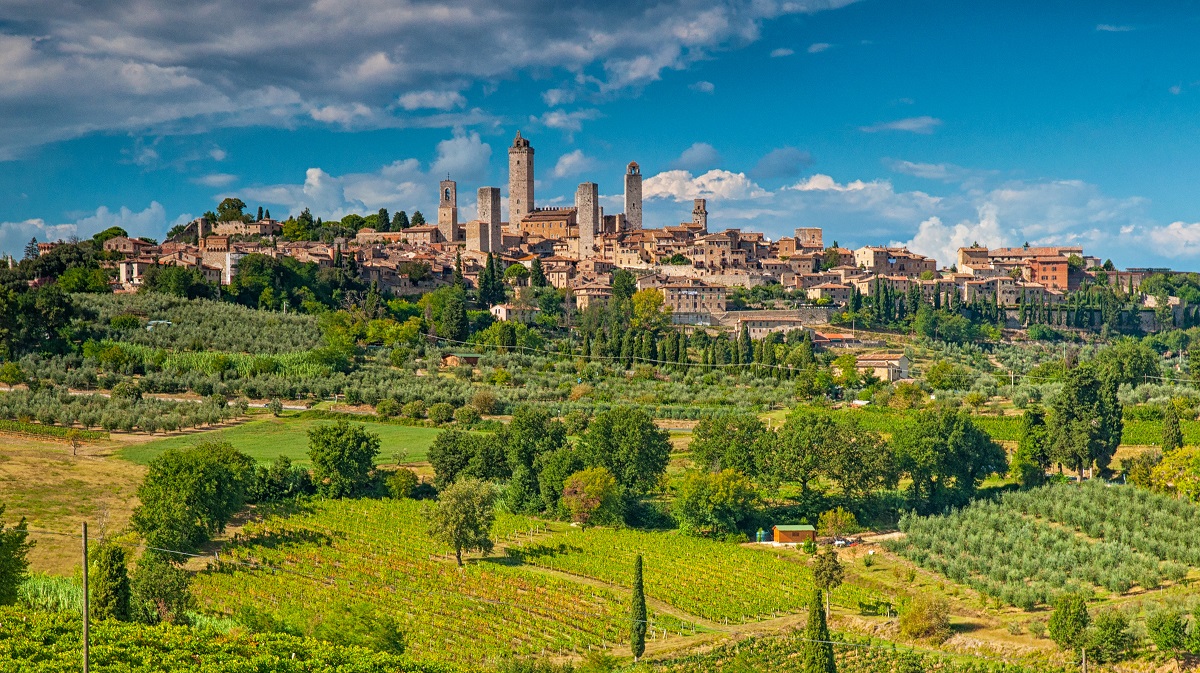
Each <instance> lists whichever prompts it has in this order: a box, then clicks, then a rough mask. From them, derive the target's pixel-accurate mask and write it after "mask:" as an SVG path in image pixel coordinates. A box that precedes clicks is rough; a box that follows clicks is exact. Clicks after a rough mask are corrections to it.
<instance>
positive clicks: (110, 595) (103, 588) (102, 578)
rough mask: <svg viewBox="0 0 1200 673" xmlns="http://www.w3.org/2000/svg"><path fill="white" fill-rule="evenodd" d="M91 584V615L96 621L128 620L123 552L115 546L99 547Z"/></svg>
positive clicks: (126, 580)
mask: <svg viewBox="0 0 1200 673" xmlns="http://www.w3.org/2000/svg"><path fill="white" fill-rule="evenodd" d="M93 574H94V575H95V578H94V579H93V584H92V615H93V616H94V617H95V618H96V619H116V620H120V621H127V620H128V619H129V570H128V568H126V565H125V550H124V549H121V548H120V547H118V546H117V545H115V544H110V543H105V544H102V545H100V549H99V550H98V552H97V554H96V569H95V571H94V573H93Z"/></svg>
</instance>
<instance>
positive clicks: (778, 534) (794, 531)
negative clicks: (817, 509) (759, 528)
mask: <svg viewBox="0 0 1200 673" xmlns="http://www.w3.org/2000/svg"><path fill="white" fill-rule="evenodd" d="M774 533H775V541H776V542H788V543H792V542H796V543H803V542H808V541H810V540H811V541H813V542H816V540H817V529H815V528H813V527H812V526H809V525H807V524H804V525H800V526H775V528H774Z"/></svg>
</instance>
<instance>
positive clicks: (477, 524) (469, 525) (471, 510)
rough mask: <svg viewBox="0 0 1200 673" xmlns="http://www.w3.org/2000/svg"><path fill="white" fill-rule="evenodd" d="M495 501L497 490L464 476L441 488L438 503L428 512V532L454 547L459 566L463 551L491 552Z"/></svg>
mask: <svg viewBox="0 0 1200 673" xmlns="http://www.w3.org/2000/svg"><path fill="white" fill-rule="evenodd" d="M495 502H496V490H495V488H494V487H493V486H492V485H491V484H489V483H487V482H484V481H480V480H478V479H474V478H467V479H461V480H459V481H458V482H456V483H454V484H452V485H450V486H447V487H446V488H445V489H443V490H442V492H441V494H440V495H439V496H438V502H437V506H436V507H433V508H432V509H431V510H430V511H429V535H430V536H431V537H433V538H434V539H436V540H438V541H440V542H443V543H445V544H447V545H449V546H450V547H453V548H454V558H455V560H456V561H457V562H458V565H459V567H462V564H463V563H462V553H463V552H464V551H468V552H469V551H474V550H478V551H481V552H483V553H485V554H486V553H489V552H491V551H492V546H493V543H492V539H491V533H492V523H493V522H494V521H495V519H496V515H495V511H494V509H493V506H494V504H495Z"/></svg>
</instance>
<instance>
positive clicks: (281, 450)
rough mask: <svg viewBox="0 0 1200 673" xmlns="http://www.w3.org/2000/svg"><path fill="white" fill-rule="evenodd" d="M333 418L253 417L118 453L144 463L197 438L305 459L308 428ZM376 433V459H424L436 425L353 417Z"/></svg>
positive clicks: (256, 453) (261, 456) (260, 455)
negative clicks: (407, 423) (211, 429)
mask: <svg viewBox="0 0 1200 673" xmlns="http://www.w3.org/2000/svg"><path fill="white" fill-rule="evenodd" d="M331 422H333V421H328V420H321V419H318V418H312V417H306V416H304V415H303V414H292V413H285V414H284V415H283V416H280V417H278V418H276V417H270V416H265V417H257V418H255V420H252V421H249V422H246V423H242V424H239V425H235V426H232V427H228V428H221V429H219V430H213V431H211V432H205V433H203V434H195V435H178V436H174V437H167V438H164V439H156V440H152V441H149V442H143V443H138V444H129V445H127V446H125V447H124V448H122V449H121V451H120V457H121V458H124V459H125V460H128V461H131V462H134V463H137V464H139V465H146V464H148V463H149V462H150V461H151V460H153V459H154V457H155V456H157V455H158V454H160V453H162V452H163V451H165V450H167V449H170V448H181V447H185V446H192V445H194V444H196V443H198V442H200V441H228V442H229V443H231V444H233V447H234V448H235V449H238V450H239V451H242V452H244V453H246V455H248V456H250V457H251V458H254V459H255V460H257V461H259V462H269V461H272V460H275V458H277V457H279V456H281V455H283V456H287V457H288V458H289V459H291V460H292V461H293V462H296V463H301V464H307V463H308V431H309V430H311V429H312V428H314V427H316V426H318V425H322V424H328V423H331ZM353 422H354V423H356V424H358V425H363V426H365V427H366V428H367V430H369V431H371V432H374V433H377V434H378V435H379V440H380V444H381V446H380V451H379V455H378V456H377V457H376V462H377V463H394V462H395V457H394V454H396V453H399V452H404V454H405V455H404V462H408V463H417V462H424V461H425V459H426V457H427V453H428V451H429V446H430V444H432V443H433V438H434V437H436V436H437V434H438V432H440V430H438V429H437V428H427V427H418V426H408V425H398V424H393V423H375V422H371V421H362V422H358V421H353Z"/></svg>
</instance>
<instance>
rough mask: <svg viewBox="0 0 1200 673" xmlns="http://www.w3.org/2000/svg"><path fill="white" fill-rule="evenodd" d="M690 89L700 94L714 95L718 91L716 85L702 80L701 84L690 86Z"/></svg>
mask: <svg viewBox="0 0 1200 673" xmlns="http://www.w3.org/2000/svg"><path fill="white" fill-rule="evenodd" d="M688 88H689V89H691V90H692V91H699V92H700V93H712V92H714V91H716V90H717V87H716V85H715V84H713V83H712V82H709V81H706V80H700V81H699V82H695V83H693V84H689V85H688Z"/></svg>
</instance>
